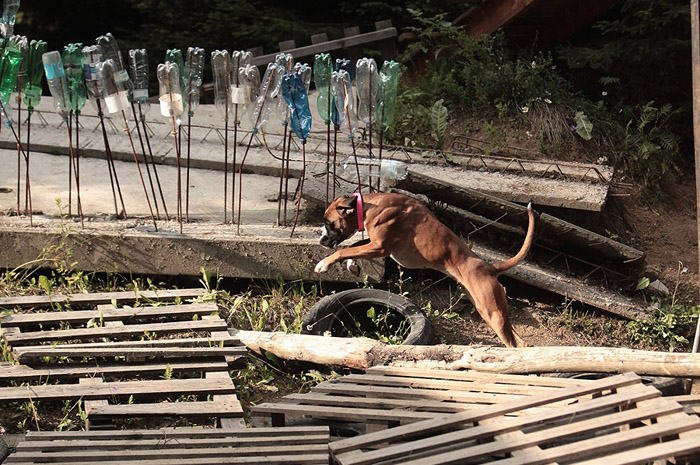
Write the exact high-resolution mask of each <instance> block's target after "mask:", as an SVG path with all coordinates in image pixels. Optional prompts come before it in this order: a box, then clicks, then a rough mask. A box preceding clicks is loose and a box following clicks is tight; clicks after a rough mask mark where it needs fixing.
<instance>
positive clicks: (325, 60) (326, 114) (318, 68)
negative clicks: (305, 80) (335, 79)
mask: <svg viewBox="0 0 700 465" xmlns="http://www.w3.org/2000/svg"><path fill="white" fill-rule="evenodd" d="M331 74H333V62H332V61H331V55H330V54H329V53H319V54H317V55H316V56H315V57H314V84H316V92H318V96H317V97H316V110H317V111H318V115H319V116H320V117H321V119H322V120H323V122H324V123H326V126H328V125H329V124H330V123H331V114H330V110H331V109H332V108H333V95H332V93H331Z"/></svg>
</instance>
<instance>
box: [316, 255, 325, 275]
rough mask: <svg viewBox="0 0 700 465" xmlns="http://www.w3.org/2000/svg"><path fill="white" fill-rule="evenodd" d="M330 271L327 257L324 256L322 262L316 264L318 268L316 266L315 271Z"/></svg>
mask: <svg viewBox="0 0 700 465" xmlns="http://www.w3.org/2000/svg"><path fill="white" fill-rule="evenodd" d="M326 271H328V264H327V263H326V259H325V258H324V259H323V260H321V261H320V262H318V263H317V264H316V268H314V272H316V273H325V272H326Z"/></svg>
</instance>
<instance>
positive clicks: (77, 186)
mask: <svg viewBox="0 0 700 465" xmlns="http://www.w3.org/2000/svg"><path fill="white" fill-rule="evenodd" d="M69 119H71V118H70V115H69ZM66 129H67V130H68V151H69V152H70V157H69V160H70V166H69V167H68V177H69V178H70V177H71V169H72V171H73V176H75V189H76V191H77V192H76V194H77V195H76V197H77V200H78V215H79V216H80V226H81V227H82V228H85V222H84V220H83V204H82V203H81V201H80V180H79V179H78V168H77V166H76V164H75V156H74V154H73V136H72V133H73V128H72V127H71V123H70V122H69V123H68V124H66ZM68 192H69V194H70V191H68ZM68 198H69V199H70V195H69V197H68ZM69 202H70V201H69ZM69 211H70V209H69ZM69 214H70V213H69Z"/></svg>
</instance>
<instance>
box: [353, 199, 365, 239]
mask: <svg viewBox="0 0 700 465" xmlns="http://www.w3.org/2000/svg"><path fill="white" fill-rule="evenodd" d="M352 195H354V196H355V197H356V198H357V230H358V231H364V230H365V211H364V206H363V205H362V194H361V193H359V192H355V193H353V194H352Z"/></svg>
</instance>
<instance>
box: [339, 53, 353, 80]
mask: <svg viewBox="0 0 700 465" xmlns="http://www.w3.org/2000/svg"><path fill="white" fill-rule="evenodd" d="M335 70H336V71H340V70H343V71H347V73H348V76H350V82H352V80H353V79H355V67H354V66H353V65H352V61H350V60H348V59H347V58H336V59H335Z"/></svg>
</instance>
